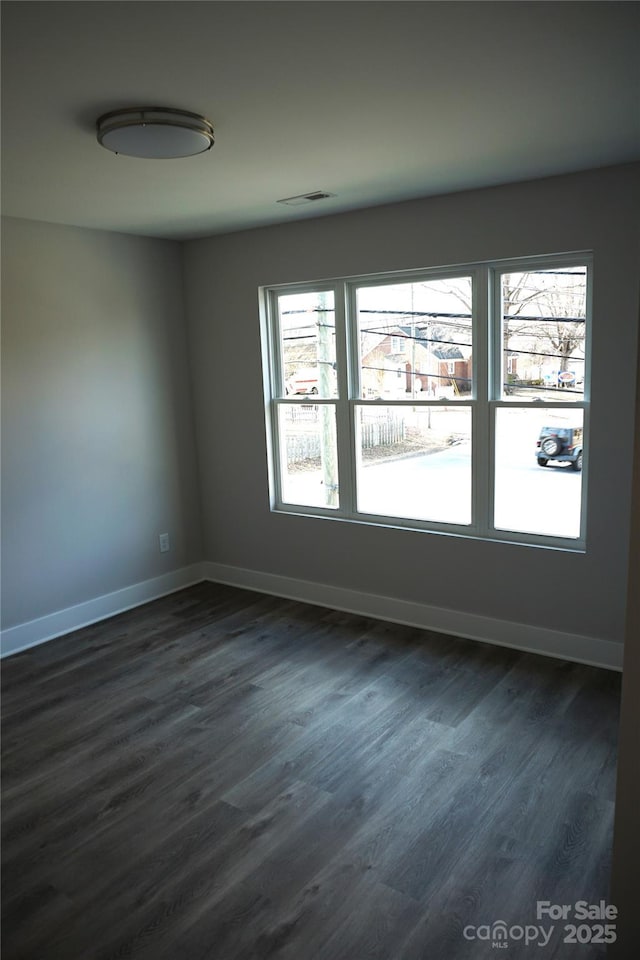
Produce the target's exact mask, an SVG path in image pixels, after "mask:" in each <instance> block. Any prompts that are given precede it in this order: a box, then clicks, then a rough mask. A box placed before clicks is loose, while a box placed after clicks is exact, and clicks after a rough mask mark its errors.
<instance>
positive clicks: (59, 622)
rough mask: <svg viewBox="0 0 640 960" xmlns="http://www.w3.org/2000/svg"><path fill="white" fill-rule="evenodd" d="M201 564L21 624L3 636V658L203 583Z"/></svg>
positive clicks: (3, 633) (7, 630)
mask: <svg viewBox="0 0 640 960" xmlns="http://www.w3.org/2000/svg"><path fill="white" fill-rule="evenodd" d="M203 578H204V577H203V573H202V569H201V564H199V563H194V564H192V565H191V566H189V567H182V568H181V569H180V570H173V571H172V572H171V573H165V574H163V575H162V576H160V577H154V578H153V579H151V580H144V581H142V583H135V584H133V585H132V586H130V587H124V588H123V589H122V590H116V591H114V592H113V593H106V594H104V595H103V596H101V597H94V599H93V600H87V601H85V602H84V603H78V604H76V605H75V606H73V607H66V608H65V609H64V610H57V611H56V612H55V613H50V614H48V615H47V616H44V617H38V619H37V620H29V621H27V622H26V623H19V624H18V625H17V626H15V627H8V628H7V629H6V630H3V631H2V634H1V650H2V652H1V654H0V656H2V657H8V656H10V655H11V654H12V653H19V652H20V651H21V650H27V649H28V648H29V647H35V646H37V645H38V644H40V643H45V642H46V641H47V640H53V639H54V638H55V637H60V636H63V635H64V634H65V633H70V632H71V631H72V630H79V629H80V628H81V627H88V626H89V625H90V624H92V623H96V622H98V621H99V620H106V619H107V618H108V617H113V616H115V614H117V613H123V612H124V611H125V610H130V609H131V608H132V607H138V606H140V605H141V604H143V603H149V601H150V600H158V599H160V597H165V596H167V594H169V593H175V592H176V590H183V589H184V587H190V586H192V585H193V584H194V583H200V581H201V580H203Z"/></svg>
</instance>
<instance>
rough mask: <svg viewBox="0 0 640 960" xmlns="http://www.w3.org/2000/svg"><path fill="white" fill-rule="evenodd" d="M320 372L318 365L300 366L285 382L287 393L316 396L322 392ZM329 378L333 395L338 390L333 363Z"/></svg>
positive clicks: (290, 394)
mask: <svg viewBox="0 0 640 960" xmlns="http://www.w3.org/2000/svg"><path fill="white" fill-rule="evenodd" d="M318 374H319V371H318V367H300V368H299V369H298V370H296V372H295V373H293V374H292V375H291V376H290V377H289V379H288V380H287V382H286V383H285V390H286V393H287V395H288V396H292V395H293V396H295V395H300V394H302V395H303V396H316V395H317V394H318V393H319V392H320V383H319V379H318ZM329 378H330V379H329V391H330V393H329V395H330V396H331V395H333V394H335V391H336V373H335V369H334V365H333V364H331V366H330V370H329ZM332 392H333V393H332Z"/></svg>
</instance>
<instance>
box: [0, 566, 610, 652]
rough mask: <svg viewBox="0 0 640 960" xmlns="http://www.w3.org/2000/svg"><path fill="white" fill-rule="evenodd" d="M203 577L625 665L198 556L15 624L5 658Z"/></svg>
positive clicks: (431, 610)
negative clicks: (193, 560)
mask: <svg viewBox="0 0 640 960" xmlns="http://www.w3.org/2000/svg"><path fill="white" fill-rule="evenodd" d="M202 580H210V581H212V582H214V583H223V584H228V585H229V586H234V587H243V588H244V589H247V590H256V591H257V592H258V593H268V594H270V595H272V596H276V597H286V598H288V599H290V600H298V601H300V602H302V603H311V604H317V605H319V606H323V607H330V608H332V609H335V610H344V611H346V612H347V613H353V614H356V615H359V616H365V617H373V618H376V619H378V620H388V621H390V622H392V623H402V624H406V625H408V626H411V627H418V628H420V629H422V630H435V631H436V632H439V633H450V634H452V635H453V636H457V637H464V638H466V639H469V640H479V641H481V642H482V643H491V644H494V645H496V646H499V647H510V648H511V649H514V650H522V651H523V652H526V653H538V654H541V655H542V656H547V657H557V658H559V659H561V660H572V661H575V662H576V663H584V664H587V665H589V666H594V667H604V668H605V669H608V670H622V650H623V644H622V643H613V642H611V641H608V640H599V639H597V638H596V637H585V636H581V635H579V634H574V633H563V632H561V631H559V630H547V629H545V628H544V627H535V626H529V625H528V624H524V623H513V622H511V621H508V620H496V619H494V618H492V617H482V616H477V615H475V614H471V613H462V612H460V611H459V610H449V609H447V608H445V607H434V606H430V605H428V604H424V603H414V602H412V601H409V600H398V599H396V598H394V597H380V596H377V595H376V594H372V593H363V592H361V591H358V590H348V589H346V588H344V587H335V586H332V585H330V584H324V583H314V582H312V581H309V580H298V579H296V578H294V577H283V576H279V575H278V574H273V573H263V572H261V571H259V570H247V569H245V568H243V567H232V566H228V565H227V564H223V563H213V562H211V561H206V560H205V561H202V563H194V564H192V565H191V566H189V567H182V568H181V569H180V570H174V571H173V572H172V573H166V574H164V575H163V576H160V577H155V578H154V579H152V580H145V581H143V582H142V583H136V584H134V585H133V586H130V587H125V588H124V589H122V590H116V591H115V592H114V593H108V594H105V595H104V596H101V597H95V598H94V599H93V600H88V601H86V602H85V603H79V604H77V605H76V606H74V607H67V608H66V609H64V610H58V611H56V612H55V613H51V614H49V615H48V616H45V617H39V618H38V619H37V620H30V621H28V622H27V623H20V624H18V625H17V626H15V627H9V628H8V629H7V630H3V631H2V635H1V636H2V654H1V655H2V656H3V657H7V656H10V655H11V654H13V653H19V652H20V651H21V650H27V649H28V648H29V647H34V646H37V645H38V644H40V643H45V642H46V641H47V640H53V639H55V638H56V637H60V636H63V635H64V634H66V633H70V632H71V631H72V630H79V629H81V628H82V627H87V626H90V625H91V624H92V623H97V622H98V621H100V620H106V619H107V618H108V617H113V616H115V615H116V614H118V613H124V611H125V610H130V609H132V608H133V607H138V606H140V605H141V604H143V603H149V602H150V601H151V600H158V599H160V597H164V596H167V595H168V594H170V593H175V592H176V591H177V590H183V589H184V588H185V587H190V586H193V584H196V583H200V582H201V581H202Z"/></svg>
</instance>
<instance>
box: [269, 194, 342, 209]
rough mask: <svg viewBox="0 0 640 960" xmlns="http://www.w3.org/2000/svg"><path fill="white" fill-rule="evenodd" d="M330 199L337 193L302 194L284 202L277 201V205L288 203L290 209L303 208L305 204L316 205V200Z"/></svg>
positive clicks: (285, 199)
mask: <svg viewBox="0 0 640 960" xmlns="http://www.w3.org/2000/svg"><path fill="white" fill-rule="evenodd" d="M329 197H335V193H327V192H326V191H325V190H313V191H312V192H311V193H300V194H298V196H297V197H285V198H284V200H276V203H286V204H287V206H288V207H301V206H302V205H303V204H305V203H315V202H316V200H328V199H329Z"/></svg>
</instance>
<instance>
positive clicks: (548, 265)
mask: <svg viewBox="0 0 640 960" xmlns="http://www.w3.org/2000/svg"><path fill="white" fill-rule="evenodd" d="M576 266H585V267H586V268H587V284H586V313H585V316H586V323H585V361H584V395H583V397H582V398H581V399H575V400H571V401H561V400H558V401H556V400H544V401H542V402H539V403H538V402H537V403H536V404H535V409H538V410H539V409H541V408H545V409H550V410H553V409H572V410H582V411H583V431H584V432H583V437H584V453H583V469H582V500H581V518H580V535H579V536H578V537H577V538H574V537H560V536H548V535H544V534H534V533H524V532H519V531H509V530H501V529H498V528H496V527H495V525H494V523H493V515H494V490H495V449H494V446H495V422H496V415H497V411H498V410H500V409H503V408H504V409H509V410H514V409H533V407H532V402H531V401H530V400H517V399H514V398H512V397H511V398H509V399H505V398H504V397H503V391H502V385H503V381H505V380H506V377H505V374H506V371H505V370H504V349H503V342H502V317H501V316H500V313H501V310H500V306H501V299H502V296H501V275H502V274H503V273H515V272H525V271H529V270H549V269H552V268H554V267H559V268H560V267H576ZM468 276H470V277H471V278H472V290H473V294H472V315H473V316H472V344H473V346H472V390H471V393H470V395H469V397H465V398H464V399H456V400H447V399H443V400H436V399H422V398H420V399H418V398H410V399H407V400H403V399H393V400H380V399H377V398H373V399H367V398H363V396H362V392H361V389H360V369H359V342H358V329H357V322H356V317H357V310H356V291H357V289H358V288H361V287H364V286H366V287H373V286H386V285H388V284H392V283H412V282H420V281H434V280H446V279H451V278H455V277H468ZM592 285H593V257H592V254H591V253H590V252H588V251H581V252H577V253H571V254H550V255H545V256H541V257H535V258H533V257H521V258H518V259H514V260H501V261H490V262H480V263H472V264H460V265H457V266H453V267H433V268H425V269H423V270H411V271H401V272H398V271H396V272H393V273H385V274H376V275H365V276H358V277H342V278H338V279H331V280H327V281H325V282H322V281H317V282H312V283H296V284H278V285H274V286H265V287H261V288H260V291H259V292H260V315H261V331H262V345H263V370H264V398H265V423H266V434H267V458H268V467H269V500H270V506H271V509H272V511H275V512H278V513H287V514H295V515H299V516H314V517H322V518H327V519H332V520H336V521H340V520H342V521H348V522H355V523H365V524H373V525H376V526H382V527H396V528H397V527H400V528H409V529H413V530H421V531H426V532H431V533H436V534H446V535H451V536H463V537H470V538H472V539H482V540H492V541H499V542H508V543H517V544H524V545H531V546H541V547H551V548H556V549H561V550H566V551H570V552H584V550H585V549H586V518H587V499H588V466H589V435H590V431H589V408H590V357H591V327H592V323H591V305H592ZM313 292H333V295H334V303H335V330H336V338H335V339H336V367H337V384H338V397H336V398H322V397H319V396H314V397H313V398H312V399H310V398H309V397H307V398H302V397H290V396H286V395H285V392H284V379H283V376H282V364H281V357H280V349H279V337H278V303H277V301H278V297H279V296H280V295H285V296H288V295H291V294H298V293H313ZM347 317H349V318H350V320H349V321H348V320H347ZM281 384H282V389H281V388H280V385H281ZM301 403H306V404H309V403H313V404H314V405H322V404H329V405H331V406H334V407H335V411H336V428H337V447H338V483H339V490H340V506H339V507H338V508H334V507H320V506H305V505H303V504H291V503H287V502H285V501H283V499H282V496H281V490H282V477H281V469H280V456H281V454H280V450H279V431H278V408H279V407H280V406H283V405H289V404H292V405H299V404H301ZM453 405H455V407H456V408H459V407H467V408H469V409H470V411H471V437H472V440H471V458H472V460H471V462H472V466H471V470H472V505H471V511H472V521H471V524H469V525H466V524H455V523H443V522H439V521H425V520H415V519H412V518H406V519H405V518H399V517H390V516H384V515H379V514H367V513H363V512H362V511H358V510H357V509H356V463H357V412H358V407H360V406H366V407H372V406H380V407H382V408H387V407H389V406H394V407H395V406H409V407H439V406H441V407H442V406H453ZM487 451H489V454H487ZM533 456H534V451H532V457H533Z"/></svg>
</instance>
